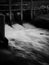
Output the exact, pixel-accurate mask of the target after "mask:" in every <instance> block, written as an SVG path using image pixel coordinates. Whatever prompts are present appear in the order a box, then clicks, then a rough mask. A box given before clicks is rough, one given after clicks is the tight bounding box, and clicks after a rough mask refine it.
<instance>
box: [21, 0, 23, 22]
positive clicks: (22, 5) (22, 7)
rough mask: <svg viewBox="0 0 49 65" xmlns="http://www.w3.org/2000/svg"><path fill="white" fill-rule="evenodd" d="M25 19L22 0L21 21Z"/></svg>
mask: <svg viewBox="0 0 49 65" xmlns="http://www.w3.org/2000/svg"><path fill="white" fill-rule="evenodd" d="M22 20H23V0H21V21H22Z"/></svg>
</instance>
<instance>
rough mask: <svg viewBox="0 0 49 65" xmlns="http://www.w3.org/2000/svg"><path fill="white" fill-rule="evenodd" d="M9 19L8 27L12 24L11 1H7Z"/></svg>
mask: <svg viewBox="0 0 49 65" xmlns="http://www.w3.org/2000/svg"><path fill="white" fill-rule="evenodd" d="M9 17H10V25H11V24H12V22H11V20H12V11H11V0H9Z"/></svg>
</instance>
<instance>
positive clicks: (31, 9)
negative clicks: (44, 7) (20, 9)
mask: <svg viewBox="0 0 49 65" xmlns="http://www.w3.org/2000/svg"><path fill="white" fill-rule="evenodd" d="M31 19H33V1H32V0H31Z"/></svg>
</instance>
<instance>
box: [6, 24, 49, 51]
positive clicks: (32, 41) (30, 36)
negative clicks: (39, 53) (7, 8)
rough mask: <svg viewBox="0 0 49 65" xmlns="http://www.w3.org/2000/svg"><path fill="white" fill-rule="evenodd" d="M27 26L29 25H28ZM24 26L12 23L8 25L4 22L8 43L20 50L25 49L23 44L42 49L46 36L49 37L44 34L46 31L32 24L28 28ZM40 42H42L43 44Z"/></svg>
mask: <svg viewBox="0 0 49 65" xmlns="http://www.w3.org/2000/svg"><path fill="white" fill-rule="evenodd" d="M28 26H29V27H30V25H28ZM25 27H26V25H25ZM25 27H23V26H21V25H19V24H14V25H12V27H10V26H9V25H7V24H5V37H6V38H7V39H8V41H9V45H10V46H13V47H15V48H17V49H21V50H26V49H24V48H23V47H24V46H26V47H28V48H34V49H37V50H41V49H43V48H44V47H45V43H46V42H47V40H46V37H49V36H47V35H46V31H45V30H41V29H38V28H36V27H34V26H33V27H34V28H32V26H31V28H29V29H28V28H25ZM40 33H42V34H40ZM12 39H14V41H12ZM17 41H18V42H17ZM15 42H16V44H15ZM19 42H20V43H19ZM40 42H44V44H43V43H40ZM17 43H18V44H17Z"/></svg>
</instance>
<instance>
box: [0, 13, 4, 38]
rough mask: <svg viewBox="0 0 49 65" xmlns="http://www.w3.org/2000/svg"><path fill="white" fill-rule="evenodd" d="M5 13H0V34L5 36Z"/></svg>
mask: <svg viewBox="0 0 49 65" xmlns="http://www.w3.org/2000/svg"><path fill="white" fill-rule="evenodd" d="M4 28H5V15H4V14H0V34H1V35H2V37H3V38H4V37H5V31H4V30H5V29H4Z"/></svg>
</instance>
